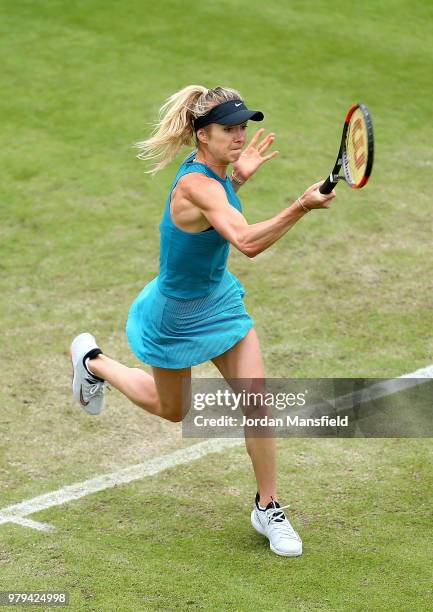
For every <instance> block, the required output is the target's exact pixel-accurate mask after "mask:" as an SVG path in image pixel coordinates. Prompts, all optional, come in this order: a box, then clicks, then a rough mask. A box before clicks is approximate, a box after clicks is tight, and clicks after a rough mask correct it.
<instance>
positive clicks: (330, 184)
mask: <svg viewBox="0 0 433 612" xmlns="http://www.w3.org/2000/svg"><path fill="white" fill-rule="evenodd" d="M331 176H332V175H331V174H330V175H329V176H328V178H327V179H326V181H325V182H324V183H322V185H320V187H319V191H320V193H322V194H323V195H326V194H327V193H331V191H332V190H333V189H334V187H335V185H336V184H337V182H338V181H333V180H332V178H331Z"/></svg>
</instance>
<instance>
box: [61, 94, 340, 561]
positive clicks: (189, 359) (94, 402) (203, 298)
mask: <svg viewBox="0 0 433 612" xmlns="http://www.w3.org/2000/svg"><path fill="white" fill-rule="evenodd" d="M263 118H264V116H263V113H261V112H260V111H253V110H249V109H248V108H247V107H246V105H245V102H244V101H243V99H242V97H241V95H240V94H239V92H237V91H236V90H234V89H229V88H223V87H216V88H215V89H207V88H206V87H202V86H198V85H192V86H189V87H185V88H184V89H182V90H181V91H179V92H177V93H175V94H174V95H172V96H171V97H170V98H169V99H168V100H167V101H166V103H165V104H164V105H163V106H162V108H161V111H160V120H159V122H158V123H157V125H156V128H155V130H154V132H153V135H152V136H151V137H150V138H149V139H148V140H145V141H143V142H139V143H137V147H138V148H139V149H140V151H141V152H140V153H139V155H138V157H139V158H140V159H143V160H157V162H156V164H155V165H154V166H153V168H152V169H151V170H150V171H149V172H151V173H155V172H157V171H159V170H161V169H162V168H164V167H165V166H166V165H167V164H168V163H169V162H170V161H171V160H172V159H174V157H175V156H176V155H177V153H178V152H179V151H180V149H181V148H182V147H183V146H184V145H187V146H191V145H192V144H193V143H194V145H195V147H196V148H195V150H194V151H193V152H192V153H191V154H190V155H188V157H187V158H186V159H185V161H184V162H183V163H182V165H181V166H180V168H179V171H178V172H177V174H176V176H175V178H174V181H173V183H172V185H171V188H170V191H169V195H168V198H167V203H166V206H165V210H164V214H163V217H162V222H161V225H160V233H161V242H160V272H159V275H158V276H157V277H156V278H155V279H153V280H152V281H151V282H150V283H149V284H147V285H146V286H145V287H144V289H143V290H142V291H141V293H140V294H139V295H138V297H137V298H136V300H135V301H134V302H133V304H132V306H131V309H130V312H129V316H128V321H127V325H126V334H127V337H128V341H129V344H130V346H131V349H132V351H133V352H134V354H135V355H136V356H137V357H138V358H139V359H140V360H141V361H142V362H143V363H145V364H147V365H150V366H151V367H152V375H150V374H148V373H146V372H144V371H143V370H141V369H139V368H129V367H127V366H125V365H122V364H121V363H119V362H117V361H115V360H113V359H111V358H110V357H108V356H106V355H104V354H103V353H102V350H101V349H100V348H99V346H98V344H97V343H96V341H95V338H94V337H93V336H92V335H91V334H89V333H82V334H80V335H79V336H77V337H76V338H75V339H74V341H73V342H72V345H71V360H72V365H73V382H72V389H73V394H74V397H75V398H76V400H77V401H78V402H79V403H80V404H81V405H82V407H83V408H84V409H85V410H86V411H87V412H88V413H90V414H98V413H99V412H100V411H101V410H102V408H103V406H104V391H105V385H106V383H109V384H110V385H111V386H113V387H115V388H116V389H118V390H119V391H121V392H122V393H123V394H124V395H126V397H128V398H129V399H130V400H131V401H132V402H133V403H134V404H136V405H138V406H140V407H141V408H144V409H145V410H147V411H148V412H150V413H152V414H155V415H157V416H159V417H161V418H164V419H168V420H169V421H174V422H178V421H181V420H182V418H183V416H184V414H185V406H186V407H187V408H188V407H189V405H190V401H191V397H190V393H189V394H188V392H186V393H185V388H187V389H188V384H187V386H186V387H185V379H187V383H188V381H190V378H191V367H192V366H195V365H198V364H201V363H203V362H206V361H208V360H210V361H212V362H213V363H214V364H215V366H216V367H217V368H218V370H219V371H220V373H221V374H222V376H223V377H224V378H225V379H227V380H228V379H250V380H252V381H254V380H259V381H260V380H261V381H263V380H264V379H265V373H264V365H263V359H262V354H261V351H260V346H259V341H258V338H257V334H256V332H255V330H254V327H253V321H252V319H251V318H250V316H249V314H248V313H247V311H246V309H245V306H244V302H243V299H242V298H243V296H244V294H245V289H244V287H243V286H242V284H241V283H240V282H239V280H238V279H237V278H236V277H235V276H234V275H233V274H231V273H230V272H229V271H228V269H227V258H228V254H229V245H230V244H232V245H233V246H234V247H235V248H237V249H238V250H239V251H241V252H242V253H244V254H245V255H247V256H248V257H254V256H255V255H257V254H258V253H261V252H263V251H264V250H265V249H268V248H269V247H271V246H272V245H273V244H274V243H275V242H276V241H277V240H279V239H280V238H282V237H283V236H284V234H285V233H286V232H287V231H288V230H289V229H290V228H291V227H293V226H294V225H295V223H297V222H298V221H299V220H300V219H301V218H302V217H304V216H305V215H306V214H307V213H308V212H309V211H310V210H312V209H316V208H329V206H330V202H331V200H332V198H333V197H335V193H334V192H332V193H330V194H327V195H322V194H321V193H320V192H319V189H318V188H319V186H320V185H321V184H322V181H320V182H318V183H316V184H314V185H312V186H311V187H310V188H309V189H307V190H306V191H305V193H303V194H302V195H301V196H300V197H299V198H298V199H297V200H296V201H295V202H294V203H293V204H292V205H291V206H289V207H288V208H285V209H284V210H282V211H281V212H279V213H278V214H277V215H276V216H275V217H272V218H271V219H268V220H266V221H262V222H260V223H254V224H249V223H248V222H247V221H246V219H245V217H244V216H243V214H242V207H241V202H240V200H239V198H238V196H237V192H238V190H239V188H240V187H241V185H243V184H244V183H245V182H246V181H248V180H250V179H251V176H252V175H253V174H254V173H255V172H256V171H257V170H258V168H259V167H260V166H261V165H262V164H264V163H265V162H267V161H269V160H271V159H273V158H274V157H275V156H276V155H278V151H274V152H272V153H267V151H268V149H269V147H270V146H271V145H272V144H273V142H274V137H275V134H274V133H269V134H268V135H267V136H264V130H263V129H261V130H259V131H258V132H257V133H256V134H255V136H254V137H253V138H252V140H251V142H250V143H249V145H248V146H245V142H246V132H247V121H249V120H250V121H262V120H263ZM229 165H231V166H232V168H233V172H232V174H231V176H229V175H228V174H227V168H228V166H229ZM185 395H187V396H188V397H186V398H185ZM185 400H186V402H185ZM187 408H186V409H187ZM245 442H246V448H247V452H248V454H249V456H250V458H251V461H252V465H253V469H254V473H255V478H256V481H257V494H256V499H255V502H254V507H253V510H252V514H251V522H252V525H253V527H254V528H255V529H256V530H257V531H259V532H260V533H261V534H263V535H265V536H266V537H267V538H268V539H269V542H270V548H271V549H272V550H273V551H274V552H275V553H276V554H278V555H283V556H298V555H301V554H302V541H301V538H300V537H299V535H298V534H297V532H296V531H295V530H294V529H293V527H292V525H291V524H290V522H289V521H288V519H287V517H286V516H285V514H284V512H283V509H284V508H285V507H286V506H284V507H281V506H280V504H279V503H278V495H277V483H276V444H275V438H274V437H248V436H246V437H245Z"/></svg>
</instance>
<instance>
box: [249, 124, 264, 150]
mask: <svg viewBox="0 0 433 612" xmlns="http://www.w3.org/2000/svg"><path fill="white" fill-rule="evenodd" d="M264 131H265V128H260V130H258V132H256V133H255V134H254V136H253V137H252V139H251V142H250V144H249V145H248V146H249V147H254V146H255V144H256V142H257V141H258V139H259V138H260V136H261V135H262V134H263V132H264Z"/></svg>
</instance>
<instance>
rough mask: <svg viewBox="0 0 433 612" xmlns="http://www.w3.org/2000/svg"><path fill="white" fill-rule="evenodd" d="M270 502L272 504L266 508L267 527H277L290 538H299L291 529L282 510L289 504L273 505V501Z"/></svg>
mask: <svg viewBox="0 0 433 612" xmlns="http://www.w3.org/2000/svg"><path fill="white" fill-rule="evenodd" d="M272 503H273V504H274V506H273V507H272V508H268V509H267V510H266V518H267V519H268V527H270V528H273V527H275V528H277V529H278V532H279V533H281V534H284V535H287V536H289V537H291V538H295V539H298V538H299V536H298V534H297V533H296V531H295V530H294V529H293V527H292V525H291V524H290V522H289V520H288V518H287V517H286V515H285V514H284V512H283V510H285V508H289V505H287V506H279V507H278V506H276V505H275V502H272Z"/></svg>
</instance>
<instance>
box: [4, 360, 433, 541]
mask: <svg viewBox="0 0 433 612" xmlns="http://www.w3.org/2000/svg"><path fill="white" fill-rule="evenodd" d="M400 378H433V364H432V365H430V366H428V367H426V368H421V369H419V370H416V371H415V372H411V373H410V374H404V375H403V376H400ZM391 380H392V379H391ZM240 444H243V439H224V438H217V439H211V440H205V441H204V442H199V443H198V444H193V445H192V446H188V447H187V448H182V449H180V450H177V451H174V452H173V453H170V454H169V455H165V456H162V457H156V458H155V459H150V460H149V461H145V462H144V463H138V464H136V465H131V466H130V467H126V468H123V469H121V470H117V471H116V472H112V473H111V474H103V475H100V476H96V477H95V478H91V479H90V480H85V481H83V482H76V483H75V484H72V485H68V486H65V487H62V488H61V489H57V490H56V491H51V492H50V493H45V494H44V495H39V496H38V497H33V498H32V499H27V500H25V501H23V502H21V503H18V504H14V505H12V506H6V507H5V508H1V509H0V525H1V524H5V523H15V524H18V525H22V526H24V527H31V528H33V529H38V530H39V531H54V530H55V528H54V527H53V526H52V525H49V524H48V523H39V522H37V521H33V520H31V519H26V518H25V517H27V516H29V515H30V514H34V513H35V512H40V511H41V510H46V509H47V508H52V507H53V506H61V505H63V504H65V503H67V502H69V501H72V500H74V499H80V497H85V496H86V495H90V494H91V493H96V492H98V491H104V490H105V489H110V488H112V487H115V486H116V485H121V484H125V483H128V482H132V481H133V480H140V479H142V478H144V477H145V476H153V475H155V474H158V473H159V472H162V471H163V470H167V469H169V468H171V467H175V466H177V465H182V464H184V463H189V462H190V461H195V460H196V459H199V458H200V457H203V456H205V455H207V454H208V453H213V452H220V451H222V450H224V449H225V448H230V447H234V446H239V445H240Z"/></svg>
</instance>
